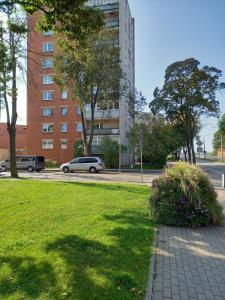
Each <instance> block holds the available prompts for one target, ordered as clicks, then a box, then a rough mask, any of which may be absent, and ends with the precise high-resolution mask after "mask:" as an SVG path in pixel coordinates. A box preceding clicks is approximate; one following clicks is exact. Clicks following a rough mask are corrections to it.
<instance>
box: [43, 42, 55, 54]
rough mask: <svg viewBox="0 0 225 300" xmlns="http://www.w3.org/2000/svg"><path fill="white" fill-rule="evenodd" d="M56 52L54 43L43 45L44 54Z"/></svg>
mask: <svg viewBox="0 0 225 300" xmlns="http://www.w3.org/2000/svg"><path fill="white" fill-rule="evenodd" d="M52 51H54V44H53V42H50V43H49V42H48V43H43V45H42V52H52Z"/></svg>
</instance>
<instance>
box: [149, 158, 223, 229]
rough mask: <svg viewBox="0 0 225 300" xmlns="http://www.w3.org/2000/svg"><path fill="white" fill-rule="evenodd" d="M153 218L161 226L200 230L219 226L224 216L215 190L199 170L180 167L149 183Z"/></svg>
mask: <svg viewBox="0 0 225 300" xmlns="http://www.w3.org/2000/svg"><path fill="white" fill-rule="evenodd" d="M149 208H150V211H151V214H152V216H153V217H154V218H155V219H156V221H157V222H158V223H160V224H164V225H171V226H186V227H192V228H195V227H199V226H206V225H208V224H215V225H220V224H222V223H223V220H224V215H223V209H222V206H221V205H220V204H219V203H218V201H217V195H216V192H215V190H214V187H213V186H212V184H211V183H210V181H209V179H208V177H207V175H206V174H205V173H203V172H202V171H201V170H200V168H198V167H196V166H192V165H189V164H186V163H179V164H177V165H175V166H174V167H172V168H169V169H167V170H166V173H165V174H164V175H162V176H160V177H159V178H157V179H156V180H154V181H153V183H152V189H151V195H150V197H149Z"/></svg>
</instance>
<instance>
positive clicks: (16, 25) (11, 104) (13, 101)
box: [0, 6, 26, 178]
mask: <svg viewBox="0 0 225 300" xmlns="http://www.w3.org/2000/svg"><path fill="white" fill-rule="evenodd" d="M15 11H16V8H15V7H13V6H10V7H9V8H7V9H6V10H5V18H6V21H2V22H1V23H0V97H1V101H0V102H1V104H2V103H3V105H4V107H5V109H6V116H7V130H8V134H9V141H10V165H11V166H10V169H11V177H15V178H17V177H18V173H17V168H16V121H17V73H18V68H20V66H21V65H20V61H19V60H20V57H21V56H22V55H23V54H22V53H23V51H24V48H23V42H24V38H25V34H26V23H25V19H24V18H21V16H19V15H18V14H15Z"/></svg>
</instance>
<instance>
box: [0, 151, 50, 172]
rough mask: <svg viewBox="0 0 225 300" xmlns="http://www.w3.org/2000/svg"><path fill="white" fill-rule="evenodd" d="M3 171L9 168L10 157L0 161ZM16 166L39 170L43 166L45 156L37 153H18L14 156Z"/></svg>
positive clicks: (30, 170) (31, 170)
mask: <svg viewBox="0 0 225 300" xmlns="http://www.w3.org/2000/svg"><path fill="white" fill-rule="evenodd" d="M0 167H1V168H2V170H3V172H6V171H7V170H10V159H9V158H8V159H6V160H3V161H1V162H0ZM16 168H17V169H18V170H19V169H20V170H27V171H28V172H33V171H37V172H39V171H41V170H42V169H44V168H45V158H44V157H43V156H37V155H18V156H16Z"/></svg>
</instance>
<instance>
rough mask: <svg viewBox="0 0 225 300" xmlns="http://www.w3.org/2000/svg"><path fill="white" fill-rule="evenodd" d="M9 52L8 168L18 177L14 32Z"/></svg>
mask: <svg viewBox="0 0 225 300" xmlns="http://www.w3.org/2000/svg"><path fill="white" fill-rule="evenodd" d="M10 48H11V49H10V52H11V56H12V116H11V124H10V123H9V122H8V132H9V140H10V169H11V177H13V178H18V173H17V168H16V121H17V85H16V80H17V78H16V76H17V74H16V53H15V51H16V44H15V36H14V33H11V32H10Z"/></svg>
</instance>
